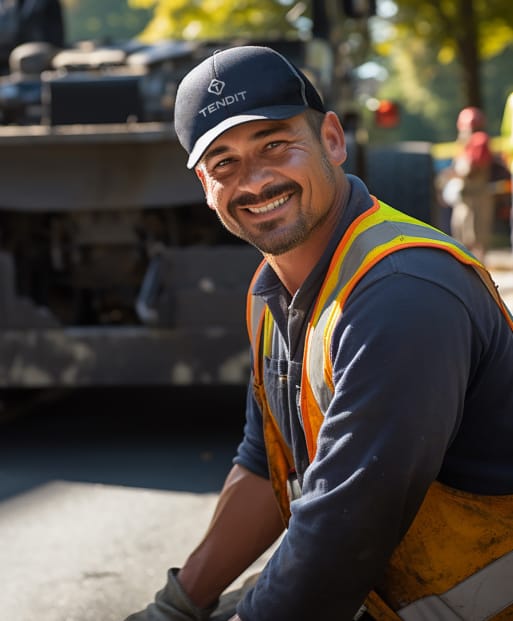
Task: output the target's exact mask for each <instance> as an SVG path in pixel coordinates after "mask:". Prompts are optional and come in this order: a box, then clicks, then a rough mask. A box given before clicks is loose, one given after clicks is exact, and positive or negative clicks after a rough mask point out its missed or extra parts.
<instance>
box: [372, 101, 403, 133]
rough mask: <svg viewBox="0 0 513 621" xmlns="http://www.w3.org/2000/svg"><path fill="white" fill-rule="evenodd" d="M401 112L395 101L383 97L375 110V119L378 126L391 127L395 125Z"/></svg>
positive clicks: (397, 123)
mask: <svg viewBox="0 0 513 621" xmlns="http://www.w3.org/2000/svg"><path fill="white" fill-rule="evenodd" d="M400 118H401V114H400V111H399V106H398V104H397V103H396V102H395V101H390V100H388V99H384V100H383V101H380V102H379V106H378V107H377V109H376V112H375V121H376V125H377V126H378V127H384V128H391V127H397V126H398V125H399V121H400Z"/></svg>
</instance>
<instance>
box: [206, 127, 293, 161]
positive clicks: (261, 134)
mask: <svg viewBox="0 0 513 621" xmlns="http://www.w3.org/2000/svg"><path fill="white" fill-rule="evenodd" d="M287 128H288V124H287V123H286V122H285V121H282V122H279V121H273V125H272V127H265V128H263V129H259V130H257V131H255V132H253V133H252V134H251V135H250V136H249V138H248V140H250V141H257V140H261V139H262V138H267V137H269V136H272V135H273V134H277V133H278V132H281V131H283V130H284V129H287ZM229 150H230V147H229V146H228V145H223V144H220V145H219V146H217V147H214V148H212V149H209V150H208V151H207V153H206V154H205V156H204V157H203V161H204V162H205V164H208V162H209V161H210V160H211V159H212V158H214V157H217V156H218V155H222V154H223V153H226V152H227V151H229Z"/></svg>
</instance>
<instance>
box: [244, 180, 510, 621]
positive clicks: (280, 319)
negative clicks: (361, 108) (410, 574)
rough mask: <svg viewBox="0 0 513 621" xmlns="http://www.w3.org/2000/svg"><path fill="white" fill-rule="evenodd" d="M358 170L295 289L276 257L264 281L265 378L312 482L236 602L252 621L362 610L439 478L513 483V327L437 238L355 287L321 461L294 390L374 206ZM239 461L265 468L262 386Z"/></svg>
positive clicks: (466, 485) (482, 484)
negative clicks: (350, 249)
mask: <svg viewBox="0 0 513 621" xmlns="http://www.w3.org/2000/svg"><path fill="white" fill-rule="evenodd" d="M349 179H350V182H351V186H352V192H351V197H350V200H349V203H348V205H347V206H346V208H345V210H344V212H343V215H342V217H341V220H340V222H339V226H338V227H337V230H336V231H334V235H333V238H332V240H331V243H330V245H329V247H328V248H327V250H326V252H325V254H324V256H323V259H322V260H321V262H320V263H319V264H318V265H317V267H316V268H315V269H314V271H313V272H312V273H311V274H310V276H309V277H308V278H307V280H306V281H305V283H304V284H303V285H302V286H301V288H300V290H299V291H298V292H297V293H296V295H295V296H294V297H293V298H292V299H291V298H290V295H289V294H288V293H287V291H286V290H285V288H284V287H283V286H282V285H281V283H280V282H279V280H278V278H277V277H276V275H275V274H274V272H273V271H272V270H271V268H270V267H268V266H266V268H265V269H264V270H263V272H262V273H261V275H260V277H259V279H258V281H257V283H256V284H255V288H254V293H255V294H257V295H261V296H263V297H264V299H265V300H266V302H267V303H268V305H269V307H270V309H271V311H272V313H273V316H274V319H275V323H276V326H277V328H278V330H279V332H280V339H279V340H280V347H279V352H278V354H277V356H276V359H274V360H266V361H265V373H266V381H267V382H270V385H272V386H273V389H272V390H270V391H269V398H270V400H271V407H272V410H273V412H274V413H276V415H277V418H278V424H279V426H280V429H281V430H282V433H283V435H284V438H285V439H286V441H287V442H288V444H289V446H290V448H291V450H292V454H293V456H294V461H295V466H296V470H297V473H298V478H299V481H300V483H301V486H302V496H301V498H299V499H298V500H295V501H294V502H293V503H292V506H291V514H292V515H291V519H290V523H289V527H288V530H287V532H286V534H285V535H284V538H283V540H282V542H281V543H280V545H279V547H278V549H277V550H276V552H275V553H274V555H273V556H272V558H271V559H270V561H269V562H268V564H267V565H266V567H265V569H264V570H263V572H262V574H261V576H260V579H259V581H258V582H257V584H256V586H255V587H254V589H252V590H251V591H250V592H249V593H248V594H247V596H246V597H245V598H244V599H243V601H242V602H241V603H240V604H239V608H238V611H239V615H240V617H241V619H242V620H243V621H268V620H269V621H271V620H272V621H278V620H279V621H289V620H290V621H301V620H303V619H304V620H308V621H311V620H312V619H321V618H325V619H332V618H333V619H337V620H338V621H349V620H350V619H352V618H353V615H354V614H355V612H356V611H357V610H358V608H359V607H360V605H361V604H362V603H363V600H364V598H365V596H366V595H367V593H368V592H369V590H371V589H372V588H373V586H374V584H375V583H376V582H378V581H379V578H380V576H381V575H382V572H383V570H384V568H385V566H386V564H387V561H388V559H389V557H390V555H391V554H392V552H393V550H394V548H395V547H396V546H397V544H398V543H399V541H400V539H401V538H402V536H403V535H404V534H405V532H406V530H407V529H408V527H409V525H410V523H411V521H412V519H413V518H414V516H415V514H416V512H417V510H418V509H419V507H420V505H421V503H422V500H423V498H424V495H425V493H426V491H427V489H428V487H429V485H430V484H431V483H432V482H433V481H434V480H439V481H441V482H443V483H445V484H447V485H450V486H452V487H456V488H459V489H462V490H466V491H470V492H475V493H482V494H511V493H513V450H512V444H511V440H512V438H513V334H512V332H511V330H510V328H509V326H508V325H507V323H506V321H505V319H504V317H503V315H502V314H501V312H500V311H499V309H498V307H497V305H496V304H495V302H494V301H493V299H492V297H491V296H490V295H489V293H488V292H487V291H486V289H485V287H484V286H483V284H482V282H481V281H480V279H479V277H478V276H477V275H476V274H475V273H474V271H473V269H472V268H469V267H467V266H464V265H462V264H461V263H459V262H458V261H457V260H456V259H454V258H453V257H452V256H450V255H449V254H448V253H446V252H443V251H440V250H436V249H430V248H415V249H405V250H401V251H399V252H395V253H393V254H392V255H390V256H388V257H386V258H385V259H383V260H382V261H380V262H379V263H378V264H377V265H376V266H375V267H373V268H372V270H371V271H370V272H369V273H368V274H366V276H365V277H364V278H363V279H362V281H361V282H360V283H359V284H358V285H357V287H356V288H355V290H354V291H353V293H352V294H351V296H350V297H349V299H348V301H347V303H346V305H345V307H344V313H343V314H342V316H341V318H340V319H339V321H338V324H337V326H336V328H335V331H334V335H333V336H334V338H333V351H332V360H333V373H334V383H335V392H334V396H333V400H332V402H331V405H330V407H329V409H328V411H327V412H326V415H325V420H324V422H323V424H322V426H321V429H320V433H319V437H318V448H317V453H316V456H315V458H314V460H313V462H312V463H311V464H309V461H308V455H307V451H306V445H305V441H304V436H303V430H302V427H301V417H300V413H299V409H298V405H297V404H298V402H299V392H300V377H301V375H300V374H301V363H302V355H303V345H304V336H305V329H306V323H307V318H308V315H309V313H310V312H311V309H312V307H313V303H314V301H315V298H316V295H317V293H318V290H319V287H320V285H321V283H322V280H323V276H324V274H325V273H326V270H327V268H328V265H329V261H330V258H331V256H332V254H333V251H334V249H335V248H336V246H337V244H338V241H339V240H340V238H341V236H342V235H343V234H344V232H345V230H346V229H347V228H348V226H349V225H350V224H351V222H352V221H353V220H354V219H355V218H356V217H358V216H359V215H360V214H361V213H363V212H364V211H365V210H366V209H368V208H369V207H370V206H371V199H370V197H369V195H368V192H367V189H366V188H365V186H364V185H363V184H362V183H361V181H359V180H358V179H357V178H355V177H349ZM234 461H235V463H238V464H241V465H243V466H244V467H246V468H248V469H249V470H250V471H252V472H254V473H256V474H259V475H261V476H264V477H267V476H268V470H267V461H266V454H265V447H264V441H263V434H262V417H261V413H260V411H259V408H258V406H257V405H256V403H255V401H254V399H253V397H252V395H251V393H249V395H248V402H247V414H246V426H245V433H244V438H243V441H242V442H241V445H240V446H239V449H238V453H237V456H236V458H235V459H234Z"/></svg>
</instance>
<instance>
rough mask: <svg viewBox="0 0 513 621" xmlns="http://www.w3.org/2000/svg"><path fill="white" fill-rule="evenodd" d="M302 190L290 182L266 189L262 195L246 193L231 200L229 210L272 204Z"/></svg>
mask: <svg viewBox="0 0 513 621" xmlns="http://www.w3.org/2000/svg"><path fill="white" fill-rule="evenodd" d="M300 189H301V188H300V186H299V185H298V184H297V183H293V182H289V183H282V184H281V185H275V186H272V187H269V188H266V189H265V190H264V191H263V192H261V193H260V194H251V193H250V192H246V193H244V194H240V195H239V196H237V197H236V198H234V199H233V200H231V201H230V203H229V204H228V209H229V210H233V209H236V208H237V207H251V206H252V205H261V204H262V203H267V202H271V201H272V200H274V199H275V198H278V197H279V196H283V195H284V194H292V193H293V192H297V191H298V190H300Z"/></svg>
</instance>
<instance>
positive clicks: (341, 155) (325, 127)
mask: <svg viewBox="0 0 513 621" xmlns="http://www.w3.org/2000/svg"><path fill="white" fill-rule="evenodd" d="M321 141H322V144H323V147H324V150H325V151H326V155H327V156H328V157H329V159H330V161H331V162H332V163H333V164H335V165H337V166H340V165H341V164H343V163H344V162H345V161H346V159H347V148H346V138H345V136H344V130H343V128H342V125H341V123H340V120H339V118H338V116H337V115H336V114H335V112H332V111H329V112H326V114H325V115H324V120H323V122H322V125H321Z"/></svg>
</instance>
